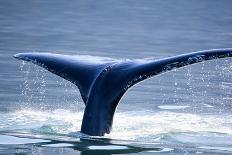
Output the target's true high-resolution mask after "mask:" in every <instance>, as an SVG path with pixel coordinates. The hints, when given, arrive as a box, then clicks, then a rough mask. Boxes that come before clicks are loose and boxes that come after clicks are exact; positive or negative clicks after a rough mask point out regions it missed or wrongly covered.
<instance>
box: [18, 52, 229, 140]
mask: <svg viewBox="0 0 232 155" xmlns="http://www.w3.org/2000/svg"><path fill="white" fill-rule="evenodd" d="M14 57H15V58H16V59H20V60H24V61H30V62H32V63H34V64H37V65H39V66H41V67H44V68H45V69H47V70H48V71H50V72H52V73H54V74H56V75H58V76H60V77H62V78H64V79H66V80H69V81H70V82H72V83H74V84H76V85H77V86H78V88H79V90H80V93H81V96H82V99H83V101H84V103H85V105H86V107H85V112H84V116H83V120H82V126H81V132H83V133H85V134H88V135H91V136H104V134H105V133H110V131H111V127H112V123H113V116H114V112H115V110H116V107H117V105H118V103H119V101H120V99H121V97H122V96H123V95H124V93H125V92H126V91H127V89H128V88H130V87H131V86H133V85H134V84H136V83H138V82H140V81H142V80H145V79H148V78H150V77H152V76H155V75H158V74H161V73H164V72H167V71H171V70H172V69H174V68H180V67H184V66H187V65H191V64H195V63H199V62H202V61H206V60H212V59H218V58H226V57H232V49H214V50H205V51H199V52H194V53H189V54H183V55H178V56H174V57H168V58H164V59H158V60H154V59H153V60H148V59H137V60H115V59H110V58H100V57H92V56H70V55H61V54H51V53H19V54H16V55H14Z"/></svg>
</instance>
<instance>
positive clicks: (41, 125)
mask: <svg viewBox="0 0 232 155" xmlns="http://www.w3.org/2000/svg"><path fill="white" fill-rule="evenodd" d="M82 117H83V112H71V111H68V110H62V109H61V110H55V111H53V112H42V111H30V110H25V111H18V112H15V113H4V114H1V113H0V131H8V130H17V131H20V130H28V129H29V130H32V131H33V132H34V133H38V134H43V135H54V136H55V135H59V134H64V135H67V136H71V135H70V133H76V132H77V131H80V127H81V122H82ZM185 133H191V134H185ZM214 133H215V134H214ZM204 134H205V135H204ZM207 134H208V136H207ZM78 135H80V134H78ZM167 135H168V136H169V138H171V140H173V139H174V140H175V141H177V142H183V143H200V142H201V141H204V144H210V145H214V144H215V145H221V144H228V145H230V144H231V145H232V136H231V135H232V115H225V116H222V115H199V114H186V113H177V112H170V111H161V112H153V111H133V112H116V114H115V117H114V123H113V130H112V132H111V133H110V134H109V135H108V134H106V135H105V137H106V138H112V139H119V140H138V141H143V142H162V141H163V140H164V138H165V136H166V137H167ZM43 138H44V137H43ZM207 139H209V140H208V141H207ZM165 140H168V139H165ZM229 142H230V143H229Z"/></svg>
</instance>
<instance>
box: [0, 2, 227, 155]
mask: <svg viewBox="0 0 232 155" xmlns="http://www.w3.org/2000/svg"><path fill="white" fill-rule="evenodd" d="M231 10H232V1H231V0H221V1H217V0H204V1H202V0H194V1H193V0H192V1H186V0H177V1H171V0H170V1H163V0H137V1H135V0H133V1H132V0H115V1H113V0H100V1H92V0H83V1H82V0H69V1H62V0H56V1H52V0H0V71H1V72H0V154H4V155H5V154H20V155H29V154H33V155H35V154H36V155H37V154H38V155H40V154H43V155H44V154H45V155H50V154H56V155H59V154H82V155H93V154H94V155H96V154H99V155H100V154H101V155H111V154H142V155H145V154H165V155H168V154H172V155H173V154H174V155H176V154H210V155H212V154H220V155H222V154H223V155H224V154H232V59H231V58H227V59H220V60H214V61H208V62H205V63H200V64H196V65H192V66H188V67H185V68H181V69H177V70H174V71H171V72H168V73H165V74H161V75H159V76H156V77H153V78H151V79H149V80H146V81H144V82H141V83H139V84H137V85H135V86H134V87H132V88H131V89H130V90H129V91H128V92H127V93H126V94H125V95H124V96H123V98H122V100H121V101H120V103H119V105H118V107H117V110H116V113H115V117H114V124H113V130H112V132H111V133H110V134H109V135H106V136H105V137H103V138H102V137H88V136H86V135H83V134H82V133H80V132H79V131H80V126H81V121H82V116H83V110H84V108H85V107H84V104H83V101H82V99H81V97H80V94H79V91H78V89H77V88H76V86H75V85H73V84H71V83H69V82H68V81H65V80H63V79H62V78H60V77H57V76H56V75H54V74H52V73H50V72H48V71H47V70H44V69H42V68H40V67H38V66H35V65H33V64H31V63H26V62H22V61H18V60H16V59H14V58H13V55H14V54H16V53H19V52H50V53H60V54H71V55H85V56H86V57H88V56H100V57H101V56H102V57H109V58H116V59H138V58H154V59H156V58H157V59H158V58H163V57H167V56H174V55H178V54H183V53H188V52H194V51H199V50H205V49H215V48H231V47H232V11H231Z"/></svg>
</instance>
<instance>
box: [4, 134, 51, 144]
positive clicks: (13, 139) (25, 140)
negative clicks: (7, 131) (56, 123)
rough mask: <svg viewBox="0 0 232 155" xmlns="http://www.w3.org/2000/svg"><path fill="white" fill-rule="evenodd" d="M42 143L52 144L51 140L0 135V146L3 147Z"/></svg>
mask: <svg viewBox="0 0 232 155" xmlns="http://www.w3.org/2000/svg"><path fill="white" fill-rule="evenodd" d="M42 142H50V140H44V139H31V138H20V137H14V136H8V135H0V144H2V145H7V144H14V145H19V144H33V143H42Z"/></svg>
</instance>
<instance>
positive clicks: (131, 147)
mask: <svg viewBox="0 0 232 155" xmlns="http://www.w3.org/2000/svg"><path fill="white" fill-rule="evenodd" d="M16 135H17V134H16ZM16 135H14V133H13V136H12V135H11V134H9V133H3V134H1V135H0V139H1V142H0V154H18V155H28V154H33V152H35V151H36V152H40V153H41V154H60V153H61V154H64V153H65V154H66V153H67V154H81V155H111V154H131V153H139V152H147V151H152V152H162V150H164V148H159V147H154V146H151V145H149V146H145V145H142V144H135V142H130V141H119V140H112V139H107V138H76V139H75V140H71V141H69V140H68V141H67V140H50V139H39V138H31V137H30V136H29V137H30V138H25V137H24V136H16Z"/></svg>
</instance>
